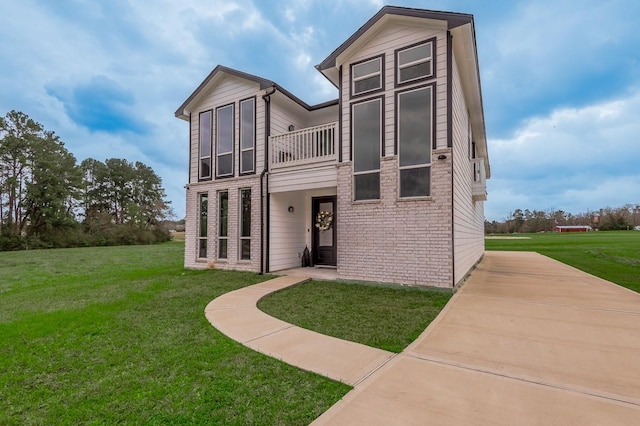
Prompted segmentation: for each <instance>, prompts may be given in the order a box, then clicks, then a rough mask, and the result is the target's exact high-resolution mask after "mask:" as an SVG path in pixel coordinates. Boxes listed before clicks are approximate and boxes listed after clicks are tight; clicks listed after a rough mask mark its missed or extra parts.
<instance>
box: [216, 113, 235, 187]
mask: <svg viewBox="0 0 640 426" xmlns="http://www.w3.org/2000/svg"><path fill="white" fill-rule="evenodd" d="M225 108H231V151H225V152H222V153H220V152H218V151H219V147H220V117H219V114H220V111H221V110H223V109H225ZM235 141H236V108H235V103H233V102H232V103H230V104H226V105H221V106H219V107H217V108H216V143H215V147H216V179H224V178H229V177H233V176H235V158H234V153H235V145H236V143H235ZM226 155H231V173H225V174H220V173H219V172H220V166H219V158H220V157H222V156H226Z"/></svg>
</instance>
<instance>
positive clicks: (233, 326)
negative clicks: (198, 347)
mask: <svg viewBox="0 0 640 426" xmlns="http://www.w3.org/2000/svg"><path fill="white" fill-rule="evenodd" d="M308 280H309V279H308V278H304V277H289V276H282V277H278V278H274V279H272V280H269V281H265V282H262V283H260V284H256V285H252V286H250V287H244V288H241V289H239V290H235V291H232V292H229V293H226V294H223V295H222V296H220V297H218V298H216V299H214V300H213V301H211V302H210V303H209V304H208V305H207V307H206V308H205V315H206V317H207V319H208V320H209V322H210V323H211V325H213V326H214V327H215V328H217V329H218V330H220V331H221V332H222V333H224V334H225V335H227V336H229V337H230V338H232V339H233V340H235V341H237V342H240V343H242V344H243V345H245V346H248V347H250V348H252V349H254V350H256V351H258V352H261V353H264V354H266V355H269V356H272V357H274V358H277V359H279V360H282V361H284V362H286V363H287V364H291V365H295V366H296V367H300V368H302V369H303V370H307V371H313V372H315V373H318V374H321V375H323V376H326V377H329V378H331V379H334V380H338V381H341V382H343V383H347V384H349V385H352V386H353V385H356V384H358V383H360V382H361V381H362V380H364V379H365V378H366V377H367V376H369V375H370V374H371V373H372V372H374V371H375V370H377V369H378V368H380V367H381V366H382V365H384V364H385V363H386V362H387V361H389V359H391V358H392V357H393V356H394V355H396V354H394V353H391V352H387V351H383V350H381V349H375V348H372V347H370V346H365V345H362V344H359V343H353V342H348V341H346V340H341V339H337V338H335V337H330V336H325V335H324V334H320V333H316V332H314V331H310V330H306V329H304V328H300V327H297V326H295V325H293V324H289V323H286V322H284V321H281V320H279V319H276V318H273V317H272V316H269V315H267V314H265V313H264V312H262V311H260V310H259V309H258V308H257V307H256V304H257V303H258V301H259V300H260V299H262V298H263V297H265V296H266V295H268V294H270V293H273V292H275V291H278V290H282V289H283V288H286V287H290V286H294V285H298V284H301V283H304V282H306V281H308Z"/></svg>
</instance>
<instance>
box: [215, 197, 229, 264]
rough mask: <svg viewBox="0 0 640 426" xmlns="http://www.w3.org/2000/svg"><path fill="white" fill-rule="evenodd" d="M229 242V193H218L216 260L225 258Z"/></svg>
mask: <svg viewBox="0 0 640 426" xmlns="http://www.w3.org/2000/svg"><path fill="white" fill-rule="evenodd" d="M228 241H229V192H227V191H221V192H218V259H226V258H227V247H228V244H227V243H228Z"/></svg>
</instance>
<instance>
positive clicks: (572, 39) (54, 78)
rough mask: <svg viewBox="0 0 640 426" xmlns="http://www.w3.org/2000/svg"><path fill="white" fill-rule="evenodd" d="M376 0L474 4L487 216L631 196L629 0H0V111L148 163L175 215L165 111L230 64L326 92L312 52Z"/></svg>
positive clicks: (632, 12)
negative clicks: (19, 114)
mask: <svg viewBox="0 0 640 426" xmlns="http://www.w3.org/2000/svg"><path fill="white" fill-rule="evenodd" d="M384 4H393V5H397V6H408V7H420V8H426V9H432V10H445V11H455V12H464V13H472V14H473V15H474V16H475V22H476V37H477V44H478V52H479V62H480V74H481V79H482V90H483V98H484V108H485V119H486V123H487V137H488V143H489V158H490V162H491V170H492V179H491V180H490V181H489V182H488V192H489V196H488V201H487V203H486V205H485V213H486V216H487V219H489V220H502V219H504V218H506V217H507V216H508V215H509V213H510V212H512V211H514V210H515V209H517V208H521V209H526V208H528V209H530V210H533V209H537V210H549V209H562V210H565V211H568V212H572V213H581V212H585V211H587V210H595V209H598V208H601V207H606V206H611V207H618V206H621V205H624V204H627V203H632V204H640V140H639V139H640V49H639V48H638V47H639V46H640V31H638V29H637V21H638V18H637V17H638V16H640V2H638V1H636V0H573V1H570V0H535V1H533V0H531V1H512V0H503V1H500V0H492V1H484V0H483V1H481V0H433V1H408V0H404V1H403V0H397V1H394V2H392V3H388V2H385V1H376V0H370V1H367V0H336V1H331V0H278V1H277V2H276V1H264V0H253V1H252V0H183V1H175V0H154V1H153V2H151V1H144V2H142V1H133V0H111V1H105V2H99V1H94V0H58V1H50V0H21V1H19V2H17V1H8V0H0V61H1V63H0V65H1V66H0V115H4V114H6V113H7V112H8V111H10V110H12V109H16V110H20V111H23V112H24V113H26V114H28V115H29V116H30V117H32V118H33V119H35V120H37V121H39V122H40V123H42V124H43V125H44V126H45V127H46V128H47V129H48V130H54V131H55V132H56V133H57V134H58V135H60V137H61V139H62V140H63V141H64V142H65V144H66V147H67V148H68V149H69V150H70V151H71V152H72V153H73V154H74V155H75V156H76V158H77V159H78V161H82V160H83V159H85V158H87V157H93V158H96V159H98V160H102V161H104V160H105V159H107V158H112V157H118V158H126V159H128V160H130V161H142V162H144V163H146V164H147V165H149V166H151V167H152V168H153V169H154V170H155V171H156V172H157V173H158V174H159V175H160V176H161V177H162V179H163V183H164V186H165V188H166V190H167V195H168V198H169V199H170V200H171V201H172V202H173V207H174V209H175V212H176V215H177V216H178V217H182V216H183V215H184V210H185V209H184V189H183V186H184V184H185V183H186V180H187V147H188V133H187V132H188V129H187V124H186V123H185V122H183V121H181V120H178V119H176V118H174V116H173V113H174V111H175V110H176V108H177V107H178V106H179V105H180V104H181V103H182V102H183V101H184V100H185V99H186V98H187V97H188V96H189V95H190V94H191V92H192V91H193V90H194V89H195V88H196V87H197V85H198V84H200V82H201V81H202V80H203V79H204V77H206V76H207V74H208V73H209V72H210V71H211V70H212V69H213V68H214V67H215V66H216V65H217V64H223V65H226V66H229V67H232V68H236V69H239V70H242V71H245V72H249V73H252V74H256V75H259V76H261V77H265V78H268V79H271V80H274V81H277V82H278V83H279V84H280V85H282V86H284V87H285V88H287V89H288V90H289V91H291V92H292V93H294V94H296V95H297V96H299V97H300V98H302V99H304V100H305V101H307V102H308V103H311V104H313V103H319V102H322V101H326V100H329V99H333V98H335V97H336V96H337V93H336V90H335V89H334V88H333V86H332V85H331V84H330V83H328V82H327V81H326V80H325V79H324V77H322V76H321V75H320V73H318V72H317V71H316V70H315V68H314V65H316V64H318V63H319V62H321V61H322V60H323V59H324V58H325V57H326V56H328V55H329V54H330V53H331V52H332V51H333V50H334V49H335V48H336V47H338V46H339V45H340V44H341V43H342V42H343V41H344V40H346V39H347V38H348V37H349V36H350V35H351V34H352V33H353V32H354V31H356V30H357V29H358V28H359V27H360V26H361V25H362V24H363V23H364V22H366V20H367V19H369V18H370V17H371V16H372V15H373V14H375V13H376V12H377V11H378V10H379V9H380V7H382V6H383V5H384Z"/></svg>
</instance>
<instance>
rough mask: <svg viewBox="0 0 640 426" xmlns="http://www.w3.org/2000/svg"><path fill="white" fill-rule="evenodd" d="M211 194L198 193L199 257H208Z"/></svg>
mask: <svg viewBox="0 0 640 426" xmlns="http://www.w3.org/2000/svg"><path fill="white" fill-rule="evenodd" d="M208 212H209V194H207V193H206V192H203V193H202V194H198V258H199V259H206V258H207V234H208V228H209V214H208Z"/></svg>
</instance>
